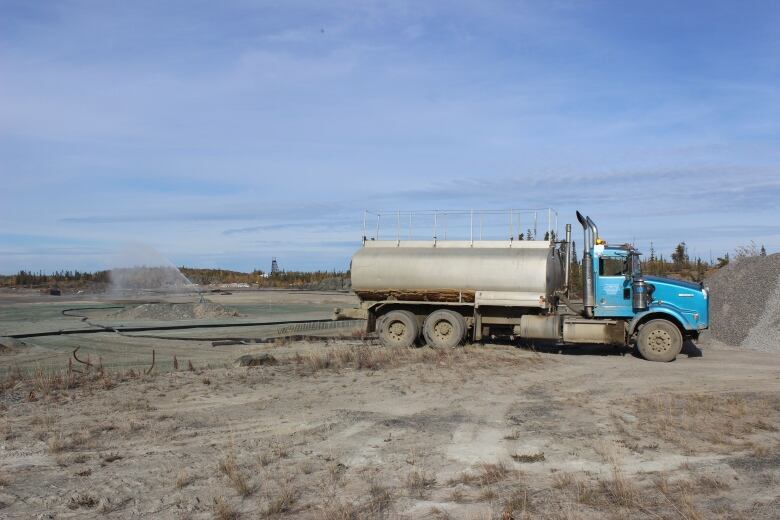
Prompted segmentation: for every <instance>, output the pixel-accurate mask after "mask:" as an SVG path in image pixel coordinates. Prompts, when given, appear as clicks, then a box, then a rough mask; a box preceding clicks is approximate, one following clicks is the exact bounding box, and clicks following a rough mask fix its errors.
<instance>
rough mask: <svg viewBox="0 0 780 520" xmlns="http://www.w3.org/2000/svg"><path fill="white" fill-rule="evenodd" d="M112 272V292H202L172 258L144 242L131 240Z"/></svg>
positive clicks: (118, 254)
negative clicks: (139, 242) (132, 242)
mask: <svg viewBox="0 0 780 520" xmlns="http://www.w3.org/2000/svg"><path fill="white" fill-rule="evenodd" d="M113 264H114V267H113V268H112V269H111V271H110V272H109V278H110V280H111V286H110V287H111V289H110V290H111V292H113V293H119V294H123V293H128V292H132V293H137V292H149V291H152V292H171V293H191V292H198V293H199V292H200V287H199V286H198V285H197V284H194V283H192V282H191V281H190V280H188V279H187V277H186V276H184V275H183V274H182V272H181V271H180V270H179V269H178V268H177V267H176V266H175V265H174V264H173V262H171V261H170V260H169V259H168V258H166V257H165V256H163V255H162V254H160V253H159V252H158V251H156V250H155V249H154V248H152V247H150V246H148V245H144V244H128V245H127V246H125V247H123V248H122V249H121V250H120V251H119V252H118V253H117V255H116V257H115V260H114V262H113Z"/></svg>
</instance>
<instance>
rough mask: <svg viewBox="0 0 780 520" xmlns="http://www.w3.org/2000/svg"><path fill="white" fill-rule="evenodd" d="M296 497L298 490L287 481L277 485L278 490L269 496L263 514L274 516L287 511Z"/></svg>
mask: <svg viewBox="0 0 780 520" xmlns="http://www.w3.org/2000/svg"><path fill="white" fill-rule="evenodd" d="M297 499H298V490H297V489H296V488H295V487H294V486H292V484H291V483H290V482H289V481H286V482H284V483H282V484H281V485H280V486H279V492H278V493H276V495H274V496H273V497H270V499H269V502H268V507H266V508H265V511H264V514H265V516H276V515H280V514H282V513H287V512H288V511H290V509H291V508H292V506H293V504H295V502H296V501H297Z"/></svg>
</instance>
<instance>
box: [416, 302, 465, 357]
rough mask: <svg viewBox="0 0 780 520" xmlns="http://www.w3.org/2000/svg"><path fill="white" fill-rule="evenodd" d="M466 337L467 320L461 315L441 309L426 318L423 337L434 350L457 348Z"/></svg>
mask: <svg viewBox="0 0 780 520" xmlns="http://www.w3.org/2000/svg"><path fill="white" fill-rule="evenodd" d="M465 335H466V320H465V319H464V318H463V316H462V315H461V314H460V313H457V312H455V311H450V310H446V309H441V310H438V311H433V312H432V313H430V314H429V315H428V317H427V318H425V323H424V324H423V336H424V337H425V341H426V343H428V345H430V346H431V347H434V348H452V347H457V346H458V345H460V344H461V342H462V341H463V338H464V336H465Z"/></svg>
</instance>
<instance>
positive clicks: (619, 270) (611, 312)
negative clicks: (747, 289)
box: [592, 244, 709, 338]
mask: <svg viewBox="0 0 780 520" xmlns="http://www.w3.org/2000/svg"><path fill="white" fill-rule="evenodd" d="M639 255H640V252H639V251H637V250H636V249H634V248H632V247H630V246H627V245H625V246H620V247H609V246H606V245H605V244H596V245H595V246H594V247H593V251H592V258H593V266H592V268H593V272H594V277H593V278H594V280H595V296H596V297H595V306H594V311H593V312H594V315H595V316H596V317H600V318H631V319H632V325H633V326H630V330H633V329H635V328H636V327H637V325H638V324H640V322H644V321H647V319H648V318H651V317H657V318H666V319H671V320H673V321H674V323H675V324H676V325H677V326H678V327H679V328H680V329H681V331H682V332H683V335H684V336H685V337H692V338H696V337H698V335H699V332H700V331H702V330H704V329H706V328H707V327H708V323H709V312H708V299H707V297H708V294H707V289H706V288H704V286H703V285H702V284H700V283H694V282H686V281H684V280H675V279H672V278H662V277H660V276H643V275H642V272H641V266H640V262H639ZM635 290H638V291H642V292H645V293H646V294H647V297H646V303H641V302H642V298H635V296H634V291H635ZM637 302H640V303H639V304H638V303H637Z"/></svg>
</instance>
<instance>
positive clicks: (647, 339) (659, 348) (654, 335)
mask: <svg viewBox="0 0 780 520" xmlns="http://www.w3.org/2000/svg"><path fill="white" fill-rule="evenodd" d="M682 345H683V337H682V334H680V329H678V328H677V326H676V325H675V324H674V323H672V322H670V321H667V320H650V321H648V322H647V323H645V324H644V325H642V327H641V328H640V329H639V336H638V337H637V346H638V347H639V353H640V354H642V357H643V358H645V359H647V360H648V361H663V362H668V361H674V359H675V358H676V357H677V354H679V353H680V351H681V350H682Z"/></svg>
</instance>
